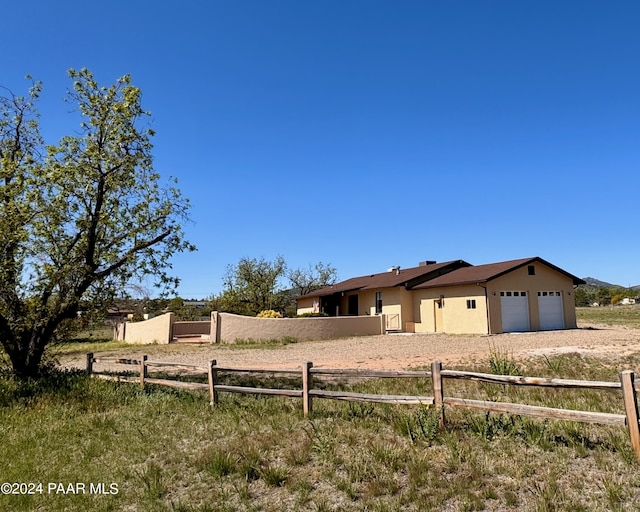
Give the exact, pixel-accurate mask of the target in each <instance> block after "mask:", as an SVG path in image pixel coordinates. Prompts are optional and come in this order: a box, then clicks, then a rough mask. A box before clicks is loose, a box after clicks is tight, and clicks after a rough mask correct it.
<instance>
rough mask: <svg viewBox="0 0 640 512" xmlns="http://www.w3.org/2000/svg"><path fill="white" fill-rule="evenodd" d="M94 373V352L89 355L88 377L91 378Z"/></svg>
mask: <svg viewBox="0 0 640 512" xmlns="http://www.w3.org/2000/svg"><path fill="white" fill-rule="evenodd" d="M92 373H93V352H89V353H88V354H87V375H89V376H91V374H92Z"/></svg>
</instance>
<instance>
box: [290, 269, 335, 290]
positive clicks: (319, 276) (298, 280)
mask: <svg viewBox="0 0 640 512" xmlns="http://www.w3.org/2000/svg"><path fill="white" fill-rule="evenodd" d="M287 278H288V279H289V281H290V282H291V286H292V287H293V290H294V292H295V293H296V295H297V296H300V295H306V294H307V293H311V292H312V291H314V290H318V289H320V288H324V287H325V286H329V285H332V284H335V282H336V281H337V280H338V272H337V271H336V269H335V268H333V267H332V266H331V265H325V264H324V263H321V262H318V263H316V264H315V265H309V266H308V267H307V268H296V269H293V270H291V271H289V272H287Z"/></svg>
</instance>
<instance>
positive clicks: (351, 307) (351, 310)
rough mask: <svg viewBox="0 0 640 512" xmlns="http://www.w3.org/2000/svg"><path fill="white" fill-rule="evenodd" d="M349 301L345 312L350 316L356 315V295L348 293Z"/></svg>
mask: <svg viewBox="0 0 640 512" xmlns="http://www.w3.org/2000/svg"><path fill="white" fill-rule="evenodd" d="M348 300H349V303H348V310H347V314H348V315H350V316H358V296H357V295H349V299H348Z"/></svg>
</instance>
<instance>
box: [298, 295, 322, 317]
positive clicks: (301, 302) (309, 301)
mask: <svg viewBox="0 0 640 512" xmlns="http://www.w3.org/2000/svg"><path fill="white" fill-rule="evenodd" d="M314 302H317V303H318V304H320V297H305V298H304V299H298V301H297V310H296V312H297V314H298V315H303V314H304V313H317V311H314V307H313V304H314ZM319 309H320V308H319V306H318V310H319Z"/></svg>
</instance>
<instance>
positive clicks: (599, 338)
mask: <svg viewBox="0 0 640 512" xmlns="http://www.w3.org/2000/svg"><path fill="white" fill-rule="evenodd" d="M492 349H498V350H501V351H504V350H506V351H508V352H509V353H510V354H512V355H513V356H514V357H516V358H519V357H528V356H542V355H548V354H555V353H570V352H578V353H584V354H591V355H594V356H611V355H616V354H617V355H629V354H632V353H634V352H640V329H629V328H624V327H611V326H598V325H586V324H585V325H580V326H579V328H578V329H572V330H565V331H544V332H530V333H511V334H499V335H493V336H480V335H466V336H465V335H449V334H440V333H438V334H386V335H379V336H360V337H354V338H344V339H339V340H328V341H306V342H299V343H293V344H290V345H285V346H281V347H269V348H264V349H262V348H254V349H248V348H236V347H234V346H233V345H210V344H197V345H196V344H193V345H192V344H189V345H187V344H171V345H144V346H136V347H135V349H134V348H133V347H132V348H131V349H129V348H127V349H124V350H121V351H113V352H104V353H100V355H102V356H109V355H118V356H123V357H136V356H137V355H138V354H147V355H148V356H149V359H151V360H156V361H171V362H176V363H185V364H195V365H202V366H205V365H206V363H207V361H208V360H210V359H216V360H217V362H218V364H219V365H221V366H232V367H250V368H299V367H300V365H301V364H302V363H303V362H304V361H312V362H313V365H314V366H318V367H325V368H371V369H397V370H399V369H408V368H415V367H424V366H428V365H430V364H431V362H432V361H434V360H441V361H443V362H449V363H451V362H460V361H474V360H476V361H477V360H478V359H482V358H486V357H487V355H488V354H489V353H490V351H491V350H492ZM96 355H98V354H96ZM84 364H85V358H84V356H76V357H70V358H65V360H63V365H64V366H67V367H84ZM116 366H117V368H118V369H119V370H122V369H123V367H122V365H113V366H112V365H107V364H102V363H101V364H96V369H97V370H107V369H109V370H112V369H115V367H116Z"/></svg>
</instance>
